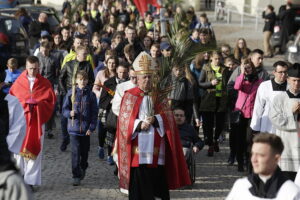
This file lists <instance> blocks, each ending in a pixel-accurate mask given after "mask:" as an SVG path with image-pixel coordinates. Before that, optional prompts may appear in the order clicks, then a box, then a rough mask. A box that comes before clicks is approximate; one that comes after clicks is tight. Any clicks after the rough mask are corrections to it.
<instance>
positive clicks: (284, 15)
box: [278, 6, 297, 36]
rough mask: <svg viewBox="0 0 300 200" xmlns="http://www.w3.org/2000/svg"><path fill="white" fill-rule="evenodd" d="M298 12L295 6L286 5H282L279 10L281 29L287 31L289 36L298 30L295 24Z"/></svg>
mask: <svg viewBox="0 0 300 200" xmlns="http://www.w3.org/2000/svg"><path fill="white" fill-rule="evenodd" d="M295 16H296V12H295V10H294V9H293V8H291V9H286V6H281V7H280V8H279V12H278V19H279V20H280V24H281V30H282V31H286V32H287V34H288V36H290V35H291V34H294V33H295V32H296V31H297V30H296V26H295V25H296V24H295Z"/></svg>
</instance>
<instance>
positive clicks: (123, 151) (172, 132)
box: [117, 87, 191, 190]
mask: <svg viewBox="0 0 300 200" xmlns="http://www.w3.org/2000/svg"><path fill="white" fill-rule="evenodd" d="M143 97H144V95H143V91H142V90H140V89H139V88H138V87H136V88H133V89H130V90H128V91H126V92H125V94H124V97H123V99H122V103H121V107H120V114H119V119H118V127H117V149H118V164H119V176H120V187H121V188H123V189H127V190H128V188H129V181H130V167H131V160H132V147H133V145H132V134H133V127H134V121H135V119H137V118H138V114H139V108H140V105H141V103H142V100H143ZM167 108H169V106H168V105H167V103H165V104H163V103H162V102H160V105H156V107H155V111H156V112H155V113H156V114H160V115H161V117H162V119H163V123H164V130H165V136H164V137H165V141H166V144H165V147H166V151H165V169H166V176H167V182H168V187H169V189H176V188H180V187H183V186H185V185H190V184H191V180H190V177H189V174H188V169H187V165H186V161H185V158H184V156H183V151H182V146H181V142H180V138H179V132H178V128H177V125H176V123H175V120H174V116H173V113H172V111H171V110H169V109H167Z"/></svg>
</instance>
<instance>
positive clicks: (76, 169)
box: [70, 135, 90, 178]
mask: <svg viewBox="0 0 300 200" xmlns="http://www.w3.org/2000/svg"><path fill="white" fill-rule="evenodd" d="M70 139H71V147H72V174H73V178H80V177H81V174H82V170H86V169H87V167H88V162H87V161H88V155H89V150H90V136H77V135H70Z"/></svg>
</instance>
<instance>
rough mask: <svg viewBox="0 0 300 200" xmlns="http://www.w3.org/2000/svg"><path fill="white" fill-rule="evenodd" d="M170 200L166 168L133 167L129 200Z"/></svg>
mask: <svg viewBox="0 0 300 200" xmlns="http://www.w3.org/2000/svg"><path fill="white" fill-rule="evenodd" d="M155 197H159V198H161V199H162V200H169V199H170V194H169V189H168V184H167V179H166V172H165V168H164V166H158V167H157V168H148V167H147V166H146V165H140V166H139V167H132V168H131V172H130V185H129V200H155Z"/></svg>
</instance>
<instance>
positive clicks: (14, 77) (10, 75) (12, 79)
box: [2, 69, 22, 94]
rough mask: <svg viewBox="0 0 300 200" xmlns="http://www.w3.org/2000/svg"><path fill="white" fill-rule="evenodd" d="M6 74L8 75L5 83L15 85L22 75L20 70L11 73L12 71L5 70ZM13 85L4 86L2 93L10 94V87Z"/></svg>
mask: <svg viewBox="0 0 300 200" xmlns="http://www.w3.org/2000/svg"><path fill="white" fill-rule="evenodd" d="M5 73H6V77H5V80H4V82H5V83H11V84H12V83H14V82H15V80H17V78H18V77H19V76H20V74H21V73H22V72H21V71H20V70H18V69H16V70H15V71H13V72H11V71H10V70H8V69H7V70H5ZM11 84H10V85H9V86H7V85H4V86H3V87H2V91H3V92H4V93H6V94H8V92H9V90H10V87H11Z"/></svg>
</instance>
